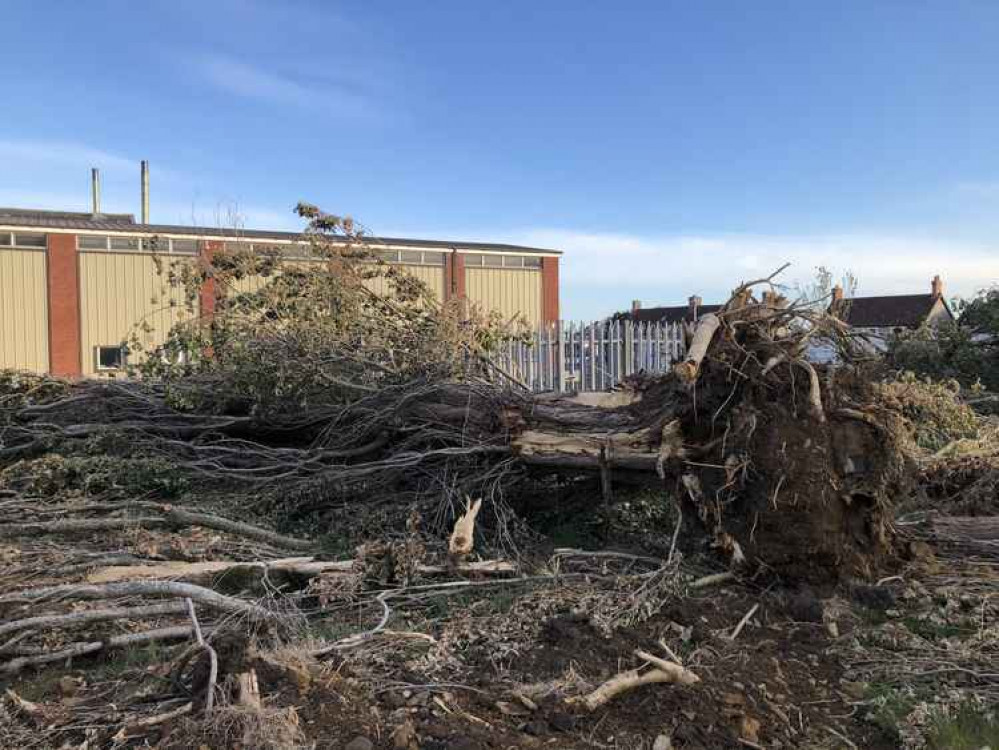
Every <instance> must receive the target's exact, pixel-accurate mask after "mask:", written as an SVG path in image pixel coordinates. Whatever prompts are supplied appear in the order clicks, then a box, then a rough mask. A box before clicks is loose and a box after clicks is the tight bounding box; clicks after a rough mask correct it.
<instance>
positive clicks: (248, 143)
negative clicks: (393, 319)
mask: <svg viewBox="0 0 999 750" xmlns="http://www.w3.org/2000/svg"><path fill="white" fill-rule="evenodd" d="M0 10H2V18H3V20H4V24H3V26H4V28H5V30H6V33H5V34H4V37H5V38H4V44H2V45H0V69H2V70H3V71H4V76H3V88H2V91H3V99H4V105H5V106H4V116H3V118H2V119H0V173H2V174H3V180H2V181H0V205H17V206H32V207H44V208H64V209H77V210H85V209H86V208H87V201H88V180H89V167H90V166H99V167H101V168H102V172H103V175H104V210H106V211H128V212H137V210H138V202H139V201H138V198H139V195H138V161H139V160H140V159H143V158H146V159H149V160H150V161H151V165H152V219H153V221H156V222H164V223H168V222H169V223H193V222H199V223H207V224H211V225H218V224H228V223H230V222H231V221H232V218H231V215H232V214H233V213H238V214H239V215H240V216H241V217H242V219H241V220H242V221H243V222H244V223H245V225H246V226H251V227H261V228H285V229H287V228H296V227H297V226H298V224H297V222H296V220H295V218H294V217H293V215H292V213H291V208H292V206H293V205H294V204H295V203H296V202H297V201H298V200H300V199H304V200H309V201H311V202H314V203H318V204H320V205H321V206H323V207H324V208H326V209H327V210H330V211H334V212H338V213H349V214H352V215H353V216H355V217H356V218H357V219H358V220H359V221H361V222H362V223H363V224H365V225H366V226H368V227H369V228H370V229H371V230H372V231H373V232H374V233H376V234H384V235H403V236H407V235H408V236H417V237H434V238H437V237H442V238H452V239H469V240H473V239H474V240H496V241H509V242H523V243H534V244H539V245H542V246H551V247H556V248H559V249H561V250H563V251H564V252H565V258H564V261H563V274H562V279H563V287H562V297H563V310H564V313H565V314H566V315H567V316H573V317H584V316H597V315H602V314H605V313H608V312H610V311H613V310H615V309H621V308H624V307H627V306H628V304H629V303H630V300H632V299H634V298H638V299H642V300H643V301H644V302H645V304H646V305H650V304H654V303H678V302H683V301H684V300H685V299H686V297H687V296H688V295H689V294H691V293H694V292H696V293H699V294H701V296H702V297H704V298H705V300H709V299H715V298H718V297H720V296H722V295H723V294H724V293H725V292H726V290H728V289H730V288H731V287H732V286H734V285H735V284H736V283H738V282H739V281H740V280H742V279H746V278H749V277H755V276H757V275H760V274H763V275H766V274H767V273H769V272H770V271H771V270H773V268H775V267H776V266H778V265H780V264H781V263H782V262H784V261H785V260H790V261H792V262H793V266H792V268H791V270H790V272H789V273H788V274H787V279H788V280H789V281H793V280H795V279H801V280H804V279H807V278H809V277H811V276H812V274H813V268H814V267H815V266H816V265H819V264H825V265H827V266H829V267H831V268H833V269H834V270H835V271H836V272H837V273H838V272H841V271H845V270H852V271H853V272H854V273H855V274H856V275H857V276H858V277H859V280H860V288H859V291H860V293H894V292H898V293H902V292H911V291H921V290H923V289H926V290H927V291H928V289H929V279H930V277H932V275H933V274H935V273H940V274H941V275H942V276H943V277H944V279H945V280H946V282H947V283H948V291H949V292H960V293H964V294H969V293H972V292H974V291H975V290H976V289H978V288H981V287H982V286H985V285H988V284H990V283H997V282H999V42H997V40H999V2H993V1H992V0H939V1H938V2H935V1H932V0H856V1H852V0H836V2H829V1H828V0H826V1H824V2H820V1H819V0H785V1H783V2H778V1H776V0H753V2H747V1H746V0H725V1H723V0H701V1H699V2H689V1H688V0H682V1H681V0H677V1H675V2H669V1H665V0H660V1H657V2H625V3H614V4H612V3H609V2H579V0H576V1H575V2H568V1H566V2H563V1H561V0H545V2H536V1H534V2H528V1H524V2H520V1H519V0H504V2H485V1H481V2H480V1H478V0H462V1H460V2H446V1H436V0H435V1H434V2H428V3H413V2H403V1H402V0H398V1H397V2H364V3H362V2H305V1H304V0H292V1H290V2H288V1H282V2H277V0H272V1H271V2H264V1H263V0H224V1H222V2H212V1H210V0H202V2H187V1H186V0H170V1H169V2H158V1H157V0H150V1H149V2H142V3H137V2H124V1H122V2H110V1H101V0H89V1H88V2H85V3H82V2H76V1H69V0H50V1H49V2H44V3H42V2H37V1H28V0H3V1H2V7H0Z"/></svg>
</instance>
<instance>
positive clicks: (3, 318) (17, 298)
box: [0, 248, 49, 372]
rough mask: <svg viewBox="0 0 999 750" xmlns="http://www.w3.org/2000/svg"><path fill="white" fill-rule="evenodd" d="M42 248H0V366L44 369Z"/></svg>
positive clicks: (45, 315) (46, 321) (45, 312)
mask: <svg viewBox="0 0 999 750" xmlns="http://www.w3.org/2000/svg"><path fill="white" fill-rule="evenodd" d="M45 259H46V255H45V251H44V250H42V249H39V250H17V249H8V248H0V368H11V369H15V370H32V371H35V372H47V371H48V369H49V337H48V328H49V319H48V305H47V304H46V292H45V290H46V263H45Z"/></svg>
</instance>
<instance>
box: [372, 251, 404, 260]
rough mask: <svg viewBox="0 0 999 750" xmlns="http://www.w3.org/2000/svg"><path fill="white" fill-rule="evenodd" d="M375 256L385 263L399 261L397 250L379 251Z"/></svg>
mask: <svg viewBox="0 0 999 750" xmlns="http://www.w3.org/2000/svg"><path fill="white" fill-rule="evenodd" d="M375 255H376V256H377V257H378V258H379V259H380V260H384V261H385V262H386V263H396V262H398V260H399V251H398V250H379V251H378V252H377V253H375Z"/></svg>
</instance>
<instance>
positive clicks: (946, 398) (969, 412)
mask: <svg viewBox="0 0 999 750" xmlns="http://www.w3.org/2000/svg"><path fill="white" fill-rule="evenodd" d="M878 390H879V393H880V395H881V397H882V399H883V401H884V404H885V406H888V407H889V408H892V409H895V410H897V411H899V412H901V414H902V415H903V416H904V417H905V418H906V419H907V420H908V422H909V425H910V427H911V429H912V432H913V437H914V440H915V442H916V445H918V446H919V447H921V448H924V449H926V450H930V451H938V450H940V449H941V448H943V447H944V446H945V445H948V444H949V443H952V442H954V441H955V440H961V439H964V438H975V437H977V436H978V429H979V420H978V416H977V415H976V414H975V412H974V410H973V409H972V408H971V407H970V406H968V405H967V404H965V403H964V402H963V401H961V398H960V394H961V384H960V383H958V382H957V381H956V380H945V381H934V380H932V379H930V378H920V377H918V376H917V375H916V374H915V373H912V372H906V373H902V374H901V375H900V376H898V378H897V379H895V380H892V381H889V382H886V383H882V384H881V385H879V386H878Z"/></svg>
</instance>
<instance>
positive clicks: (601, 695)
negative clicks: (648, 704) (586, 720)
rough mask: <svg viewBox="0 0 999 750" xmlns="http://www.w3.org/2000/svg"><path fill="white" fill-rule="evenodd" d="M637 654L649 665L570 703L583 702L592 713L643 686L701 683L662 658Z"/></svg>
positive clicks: (685, 669)
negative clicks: (621, 695)
mask: <svg viewBox="0 0 999 750" xmlns="http://www.w3.org/2000/svg"><path fill="white" fill-rule="evenodd" d="M635 655H636V656H637V657H638V658H639V659H642V660H643V661H644V662H645V664H644V665H643V666H642V667H638V668H636V669H629V670H628V671H627V672H621V673H620V674H617V675H615V676H614V677H611V678H610V679H609V680H607V681H606V682H605V683H603V684H602V685H600V687H598V688H597V689H596V690H594V691H593V692H591V693H589V694H588V695H585V696H580V697H578V698H570V699H569V700H568V702H569V703H581V704H582V705H583V706H585V707H586V709H587V710H588V711H596V710H597V709H598V708H600V707H601V706H604V705H606V704H607V703H609V702H610V701H612V700H613V699H614V698H616V697H617V696H618V695H620V694H621V693H626V692H627V691H629V690H634V689H635V688H637V687H641V686H642V685H652V684H655V683H675V684H678V685H696V684H697V683H698V682H700V681H701V678H700V677H698V676H697V675H696V674H694V673H693V672H691V671H690V670H689V669H687V668H686V667H683V666H681V665H680V664H676V663H674V662H669V661H666V660H665V659H660V658H659V657H657V656H653V655H652V654H649V653H646V652H645V651H641V650H636V651H635ZM645 667H652V669H648V670H646V671H642V670H643V669H645Z"/></svg>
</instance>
